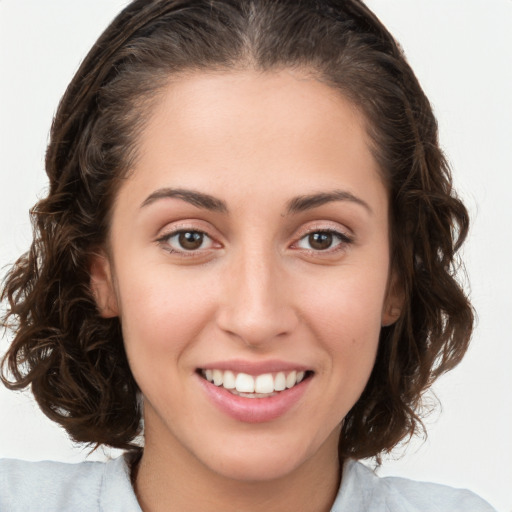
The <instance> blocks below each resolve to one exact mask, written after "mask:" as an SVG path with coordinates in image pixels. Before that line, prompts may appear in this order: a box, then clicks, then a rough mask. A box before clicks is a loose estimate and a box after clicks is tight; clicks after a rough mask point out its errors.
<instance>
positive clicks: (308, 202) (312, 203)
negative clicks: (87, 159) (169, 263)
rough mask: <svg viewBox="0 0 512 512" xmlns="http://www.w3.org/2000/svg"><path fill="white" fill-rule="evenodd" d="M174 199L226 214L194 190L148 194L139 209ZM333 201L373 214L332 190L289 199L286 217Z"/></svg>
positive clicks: (215, 201)
mask: <svg viewBox="0 0 512 512" xmlns="http://www.w3.org/2000/svg"><path fill="white" fill-rule="evenodd" d="M169 198H176V199H181V200H182V201H185V202H187V203H189V204H192V205H193V206H197V207H198V208H203V209H205V210H209V211H212V212H219V213H228V207H227V204H226V203H225V201H223V200H222V199H218V198H216V197H214V196H211V195H210V194H205V193H203V192H197V191H195V190H188V189H182V188H161V189H158V190H156V191H155V192H153V193H152V194H150V195H149V196H148V197H147V198H146V199H145V200H144V202H143V203H142V205H141V208H144V207H146V206H149V205H150V204H153V203H154V202H156V201H158V200H160V199H169ZM334 201H349V202H352V203H355V204H359V205H361V206H362V207H364V208H365V209H366V210H367V211H368V212H369V213H373V211H372V209H371V208H370V206H369V205H368V203H366V202H365V201H363V200H362V199H360V198H359V197H357V196H355V195H354V194H352V193H351V192H347V191H345V190H333V191H331V192H319V193H317V194H310V195H304V196H298V197H295V198H293V199H291V200H290V201H289V202H288V204H287V208H286V215H292V214H294V213H299V212H304V211H307V210H311V209H313V208H318V207H319V206H322V205H324V204H327V203H331V202H334Z"/></svg>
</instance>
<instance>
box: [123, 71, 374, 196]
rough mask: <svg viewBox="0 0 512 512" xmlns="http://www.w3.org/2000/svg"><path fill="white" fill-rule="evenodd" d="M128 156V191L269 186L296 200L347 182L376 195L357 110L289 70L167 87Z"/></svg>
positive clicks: (195, 77)
mask: <svg viewBox="0 0 512 512" xmlns="http://www.w3.org/2000/svg"><path fill="white" fill-rule="evenodd" d="M138 148H139V151H138V154H139V158H138V160H137V162H136V164H135V166H134V169H133V172H132V178H131V179H130V180H128V182H130V181H132V182H136V185H135V184H134V185H133V187H132V188H133V189H134V190H136V191H137V193H146V194H150V193H151V192H152V189H154V188H155V187H158V186H170V185H173V186H181V187H184V188H197V187H198V186H199V188H202V187H210V188H212V187H213V189H215V190H213V191H212V192H213V193H214V194H215V195H218V194H217V192H218V193H219V194H223V193H226V192H228V191H229V190H230V189H232V188H233V185H234V184H235V183H236V184H237V185H241V184H245V186H246V187H247V188H250V189H252V190H253V191H254V192H256V191H257V190H258V188H261V187H262V186H263V187H268V185H269V184H272V183H273V184H274V185H275V187H274V189H273V190H274V191H276V190H277V189H278V190H280V191H282V192H283V193H287V192H289V194H288V195H300V194H301V193H303V189H305V188H309V189H311V187H312V186H313V188H314V187H315V186H317V187H318V188H319V189H321V190H322V191H323V190H326V189H335V188H339V187H340V185H343V183H341V184H340V180H341V181H343V179H348V178H349V181H351V183H350V184H349V188H350V187H355V188H359V189H365V188H368V189H371V188H372V187H374V188H375V187H378V186H379V185H380V186H381V187H382V183H381V180H380V170H379V168H378V165H377V163H376V161H375V159H374V157H373V154H372V152H371V150H370V144H369V138H368V136H367V133H366V130H365V119H364V117H363V115H362V114H361V112H360V111H359V110H358V109H357V108H356V107H355V106H354V105H353V104H352V103H351V102H350V101H349V100H347V99H346V98H345V97H344V96H343V95H342V94H341V93H340V92H339V91H337V90H334V89H333V88H331V87H329V86H327V85H326V84H324V83H321V82H320V81H318V80H317V79H315V78H314V77H312V76H311V75H307V74H305V73H300V72H298V71H292V70H282V71H279V72H275V71H274V72H266V73H258V72H256V71H239V72H226V73H192V74H188V75H184V76H181V77H179V78H178V79H174V80H172V81H170V82H169V84H168V85H167V86H166V87H165V88H164V89H162V90H161V92H160V94H159V96H158V98H157V101H156V102H155V104H154V106H153V110H152V112H151V115H150V116H149V119H148V122H147V123H146V126H145V128H144V130H143V131H142V133H141V134H140V136H139V140H138ZM315 180H316V181H317V185H315V184H314V183H313V184H312V181H315ZM166 181H168V182H169V183H165V182H166ZM171 182H172V183H171ZM349 191H350V190H349ZM308 192H315V191H314V190H308Z"/></svg>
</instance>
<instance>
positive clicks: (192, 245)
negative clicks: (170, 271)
mask: <svg viewBox="0 0 512 512" xmlns="http://www.w3.org/2000/svg"><path fill="white" fill-rule="evenodd" d="M162 241H164V242H165V243H166V244H167V245H169V246H170V247H171V249H172V250H173V252H191V251H197V250H200V249H209V248H211V247H212V240H211V238H210V237H209V236H208V235H207V234H206V233H202V232H201V231H185V230H183V231H176V232H174V233H173V234H171V235H168V236H166V237H164V238H162Z"/></svg>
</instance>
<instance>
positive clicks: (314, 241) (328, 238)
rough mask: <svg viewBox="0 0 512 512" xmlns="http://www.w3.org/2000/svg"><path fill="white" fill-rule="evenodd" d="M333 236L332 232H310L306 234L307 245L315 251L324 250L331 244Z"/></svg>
mask: <svg viewBox="0 0 512 512" xmlns="http://www.w3.org/2000/svg"><path fill="white" fill-rule="evenodd" d="M333 239H334V236H333V234H332V233H326V232H324V233H311V234H310V235H308V243H309V246H310V247H311V248H312V249H314V250H315V251H325V250H326V249H329V248H330V247H331V246H332V243H333Z"/></svg>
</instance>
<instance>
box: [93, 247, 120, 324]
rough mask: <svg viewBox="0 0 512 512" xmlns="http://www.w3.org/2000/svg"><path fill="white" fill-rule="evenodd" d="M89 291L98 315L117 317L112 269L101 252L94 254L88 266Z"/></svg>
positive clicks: (117, 309) (117, 310) (117, 308)
mask: <svg viewBox="0 0 512 512" xmlns="http://www.w3.org/2000/svg"><path fill="white" fill-rule="evenodd" d="M89 275H90V278H91V281H90V284H91V291H92V293H93V296H94V299H95V301H96V306H97V308H98V312H99V314H100V315H101V316H102V317H103V318H113V317H116V316H118V315H119V307H118V304H117V297H116V294H115V289H114V283H113V281H112V269H111V264H110V261H109V259H108V257H107V255H106V254H105V253H104V252H103V251H101V252H98V253H94V255H93V256H92V257H91V260H90V264H89Z"/></svg>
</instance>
